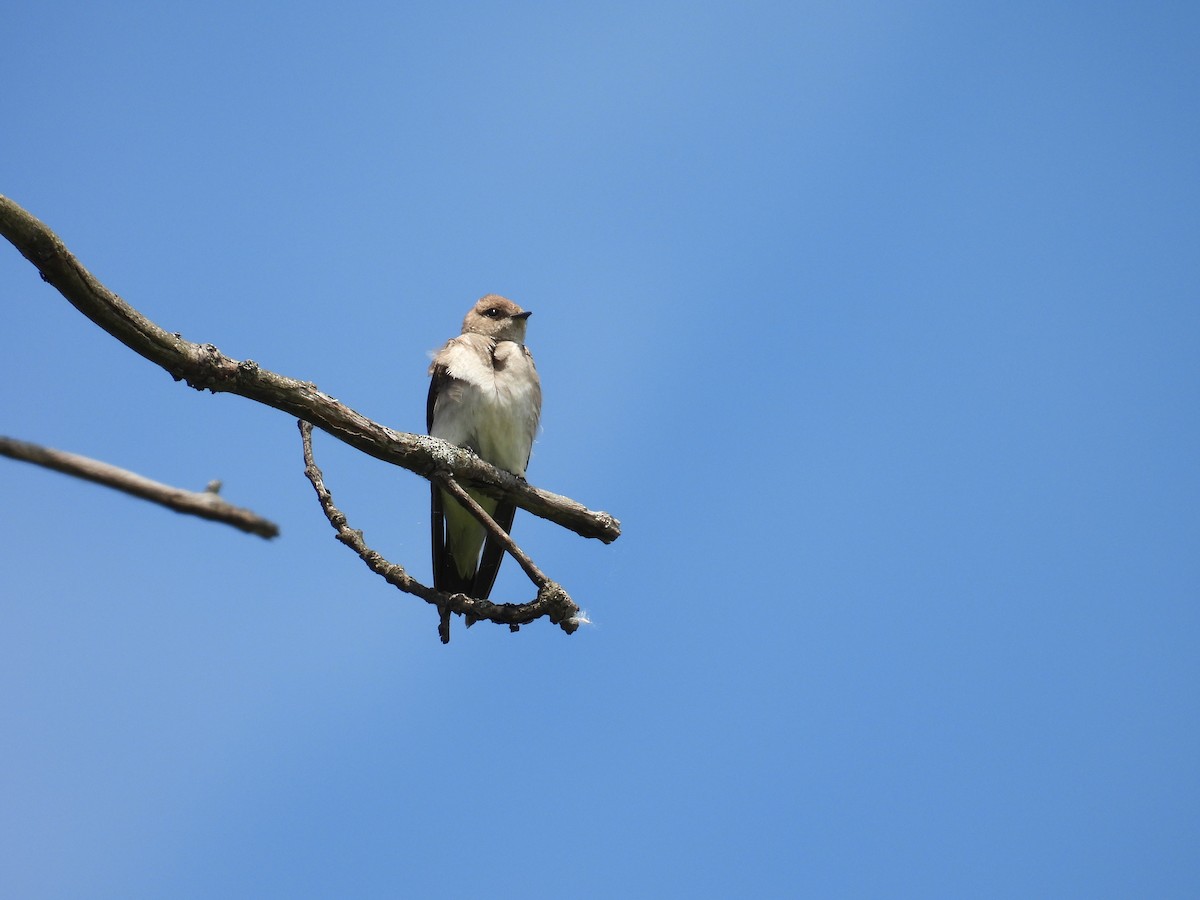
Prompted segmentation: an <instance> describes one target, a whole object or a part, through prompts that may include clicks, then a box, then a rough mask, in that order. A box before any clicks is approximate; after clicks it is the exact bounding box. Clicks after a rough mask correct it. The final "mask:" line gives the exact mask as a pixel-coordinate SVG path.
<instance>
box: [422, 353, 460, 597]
mask: <svg viewBox="0 0 1200 900" xmlns="http://www.w3.org/2000/svg"><path fill="white" fill-rule="evenodd" d="M429 374H430V375H431V376H432V377H431V378H430V381H429V397H428V399H427V400H426V403H425V427H426V428H427V429H428V430H429V432H430V433H432V432H433V416H434V412H435V410H436V407H437V401H438V396H439V395H440V394H441V393H442V392H443V391H447V390H449V389H450V387H451V385H452V383H453V381H454V380H455V379H454V376H452V375H451V374H450V372H449V370H447V368H446V367H445V366H444V365H440V364H438V363H437V362H436V361H435V362H434V364H433V365H432V366H430V369H429ZM445 502H446V497H445V495H444V494H443V493H442V490H441V488H439V487H438V486H437V485H436V484H432V485H430V500H429V530H430V537H431V538H432V540H431V541H430V546H431V547H432V548H433V587H434V590H438V591H442V592H443V593H447V594H469V593H470V592H471V580H470V579H467V578H463V577H462V576H461V575H460V574H459V573H458V566H457V565H455V561H454V550H453V548H452V547H450V546H448V544H447V540H446V535H447V531H446V511H445V506H444V505H443V504H444V503H445ZM451 502H453V501H451Z"/></svg>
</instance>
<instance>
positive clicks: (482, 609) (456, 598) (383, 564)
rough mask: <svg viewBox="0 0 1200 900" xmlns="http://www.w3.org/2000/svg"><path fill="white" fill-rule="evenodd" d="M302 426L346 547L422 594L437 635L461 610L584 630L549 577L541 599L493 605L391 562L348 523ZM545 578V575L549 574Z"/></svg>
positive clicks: (313, 472)
mask: <svg viewBox="0 0 1200 900" xmlns="http://www.w3.org/2000/svg"><path fill="white" fill-rule="evenodd" d="M297 424H298V425H299V427H300V437H301V440H302V441H303V443H304V474H305V476H307V478H308V480H309V482H310V483H311V484H312V486H313V490H315V491H316V492H317V500H318V502H319V503H320V504H321V511H322V512H324V513H325V518H326V519H328V520H329V524H330V525H332V526H333V529H334V531H336V532H337V538H338V540H339V541H341V542H342V543H343V544H345V545H346V546H347V547H349V548H350V549H352V550H353V551H354V552H355V553H357V554H358V556H359V558H360V559H361V560H362V561H363V562H364V563H365V564H366V566H367V568H369V569H370V570H371V571H372V572H374V573H375V574H376V575H379V576H380V577H381V578H383V579H384V580H385V581H386V582H387V583H388V584H390V585H392V586H393V587H396V588H399V589H400V590H402V591H404V592H405V593H408V594H413V595H414V596H416V597H420V598H421V599H422V600H424V601H425V602H426V603H429V604H431V605H433V606H436V607H437V608H438V614H439V615H438V634H439V635H440V636H441V639H442V643H448V642H449V640H450V615H451V614H452V613H457V614H458V615H461V616H468V617H470V618H473V619H487V620H488V621H490V622H495V623H497V624H499V625H508V626H509V628H510V629H512V630H516V626H520V625H526V624H528V623H529V622H533V621H536V620H537V619H540V618H541V617H542V616H546V617H547V618H549V619H550V621H551V622H553V623H554V624H556V625H557V626H558V627H559V628H561V629H562V630H563V631H565V632H566V633H567V634H574V633H575V631H576V630H577V629H578V628H579V625H580V622H581V621H582V619H581V617H580V612H579V607H578V606H576V605H575V602H574V601H573V600H572V599H571V598H570V596H569V595H568V594H567V592H566V591H565V590H563V588H562V586H561V585H559V584H556V583H554V582H553V581H549V580H547V581H546V582H545V583H544V584H542V585H539V586H538V593H537V599H536V600H533V601H532V602H530V603H492V602H491V601H490V600H478V599H476V598H474V597H468V596H467V595H466V594H443V593H442V592H441V591H436V590H434V589H433V588H431V587H427V586H426V585H424V584H422V583H421V582H419V581H417V580H416V579H415V578H413V577H412V576H411V575H409V574H408V572H407V571H405V569H404V567H403V566H400V565H397V564H396V563H392V562H388V561H387V560H386V559H384V558H383V556H382V555H380V554H379V553H378V552H377V551H375V550H372V549H371V548H370V547H368V546H367V544H366V541H365V540H364V539H363V533H362V532H361V531H356V530H355V529H353V528H351V527H350V526H349V524H348V523H347V521H346V515H345V513H343V512H342V511H341V510H340V509H338V508H337V507H336V506H334V505H333V496H332V494H330V492H329V489H328V488H326V487H325V480H324V476H323V475H322V474H321V470H320V469H319V468H317V464H316V461H315V459H314V457H313V448H312V429H313V426H312V425H310V424H309V423H308V422H305V421H303V420H301V421H299V422H298V423H297ZM544 577H545V576H543V578H544Z"/></svg>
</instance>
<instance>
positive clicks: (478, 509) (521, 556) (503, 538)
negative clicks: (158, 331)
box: [434, 472, 550, 587]
mask: <svg viewBox="0 0 1200 900" xmlns="http://www.w3.org/2000/svg"><path fill="white" fill-rule="evenodd" d="M434 479H435V480H436V481H437V483H438V484H440V485H441V486H442V489H443V490H445V491H447V492H449V493H450V494H451V495H452V496H453V497H454V499H456V500H457V501H458V502H459V503H461V504H462V505H463V507H465V508H466V509H467V511H468V512H470V513H471V515H473V516H474V517H475V518H476V519H478V520H479V524H480V525H482V526H483V527H484V528H485V529H487V531H488V533H489V534H490V535H492V537H494V538H495V539H496V540H498V541H499V542H500V544H501V545H502V546H503V547H504V549H505V550H507V551H508V553H509V555H510V556H511V557H512V558H513V559H515V560H516V561H517V562H518V563H519V564H520V566H521V568H522V569H524V570H525V574H526V575H528V576H529V580H530V581H532V582H533V583H534V584H535V585H537V586H538V587H542V586H543V585H545V584H548V583H549V581H550V579H549V578H547V577H546V575H545V573H543V572H542V570H541V569H539V568H538V567H537V566H535V565H534V564H533V560H532V559H530V558H529V557H528V556H527V555H526V554H525V551H524V550H522V549H521V548H520V547H518V546H517V544H516V542H515V541H514V540H513V539H512V535H510V534H509V533H508V532H507V531H505V530H504V529H503V528H501V527H500V525H499V524H498V523H497V522H496V520H495V519H493V518H492V517H491V516H489V515H488V513H487V510H486V509H484V508H483V507H482V506H480V505H479V504H478V503H476V502H475V498H474V497H472V496H471V495H470V494H468V493H467V492H466V491H464V490H463V489H462V486H461V485H459V483H458V482H457V481H455V480H454V476H453V475H450V474H448V473H446V472H439V473H437V474H436V475H434Z"/></svg>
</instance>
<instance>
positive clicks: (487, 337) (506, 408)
mask: <svg viewBox="0 0 1200 900" xmlns="http://www.w3.org/2000/svg"><path fill="white" fill-rule="evenodd" d="M531 315H532V313H531V312H530V311H529V310H525V309H521V307H519V306H518V305H517V304H515V303H513V302H512V301H511V300H508V299H506V298H504V297H501V296H500V295H498V294H488V295H486V296H484V297H481V298H480V299H479V300H478V301H477V302H476V303H475V305H474V306H472V307H471V309H470V311H469V312H468V313H467V315H466V317H465V318H464V319H463V324H462V334H460V335H459V336H458V337H456V338H452V339H451V340H449V341H447V342H446V344H445V346H443V347H442V348H441V349H440V350H438V351H437V352H436V353H435V354H434V355H433V362H432V364H431V365H430V366H429V375H430V382H429V399H428V402H427V405H426V427H427V428H428V430H429V434H430V435H432V436H433V437H437V438H442V439H443V440H446V441H449V442H450V443H451V444H457V445H458V446H459V447H465V448H467V449H469V450H472V451H473V452H474V453H475V454H477V455H478V456H479V457H480V458H482V459H484V460H486V461H487V462H489V463H491V464H492V465H494V466H497V467H498V468H501V469H506V470H507V471H509V472H512V473H513V474H514V475H518V476H520V477H522V478H524V477H525V469H526V467H527V466H528V465H529V456H530V453H531V452H532V450H533V438H534V435H535V434H536V433H537V429H538V423H539V421H540V419H541V414H542V384H541V380H540V379H539V378H538V373H537V369H536V368H535V367H534V364H533V355H532V354H531V353H530V352H529V349H528V348H527V347H526V346H525V329H526V327H527V325H528V322H529V317H530V316H531ZM469 493H470V495H471V496H472V497H473V498H474V499H475V501H476V502H477V503H478V504H479V505H480V506H482V507H483V508H484V510H486V511H487V513H488V515H490V516H491V517H492V518H493V519H494V520H495V521H496V524H498V525H499V526H500V527H501V528H503V529H504V530H505V531H506V532H507V531H511V530H512V523H513V516H514V515H515V514H516V507H515V506H513V504H511V503H507V502H504V501H499V500H495V499H494V498H491V497H488V496H487V495H486V494H482V493H479V492H477V491H474V490H470V491H469ZM430 524H431V530H432V538H433V586H434V588H435V589H436V590H438V591H441V592H443V593H447V594H454V593H462V594H466V595H468V596H470V597H474V598H476V599H479V600H486V599H487V598H488V595H489V594H490V593H491V591H492V586H493V585H494V584H495V582H496V573H497V572H498V571H499V570H500V563H501V561H503V559H504V548H503V547H501V546H500V543H499V542H498V541H497V540H496V539H495V538H494V537H492V536H490V535H488V534H487V532H486V531H485V529H484V527H483V525H482V524H481V523H480V522H479V521H478V520H477V519H476V518H475V517H474V516H473V515H471V513H470V512H469V511H468V510H467V509H465V508H464V507H463V506H462V505H461V504H460V503H459V502H458V501H457V500H456V499H454V498H453V497H451V496H450V495H449V494H447V493H446V492H445V491H443V490H442V489H441V488H439V487H438V486H437V485H436V484H434V485H433V486H432V499H431V515H430ZM481 550H482V554H481Z"/></svg>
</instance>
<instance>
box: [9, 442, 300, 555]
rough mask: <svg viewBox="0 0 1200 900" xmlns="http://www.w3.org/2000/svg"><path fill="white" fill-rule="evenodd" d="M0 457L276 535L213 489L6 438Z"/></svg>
mask: <svg viewBox="0 0 1200 900" xmlns="http://www.w3.org/2000/svg"><path fill="white" fill-rule="evenodd" d="M0 456H7V457H10V458H12V459H19V460H22V461H24V462H29V463H34V464H35V465H39V466H44V467H46V468H47V469H54V470H55V471H57V472H64V473H66V474H67V475H74V476H75V477H76V478H82V479H84V480H86V481H94V482H95V483H96V484H102V485H105V486H106V487H110V488H114V489H115V490H118V491H123V492H124V493H126V494H132V495H133V496H135V497H141V498H142V499H143V500H149V501H150V502H151V503H157V504H159V505H160V506H165V507H167V508H168V509H173V510H175V512H178V513H184V514H185V515H189V516H199V517H200V518H202V519H210V520H211V521H213V522H222V523H224V524H226V525H232V526H233V527H234V528H237V529H240V530H241V531H246V532H249V533H250V534H257V535H258V536H259V537H264V538H273V537H276V536H277V535H278V534H279V526H278V525H276V524H275V523H274V522H271V521H269V520H267V519H264V518H263V517H262V516H260V515H258V514H257V513H254V512H251V511H250V510H248V509H242V508H241V507H240V506H234V505H232V504H231V503H226V502H225V501H224V500H222V499H221V498H220V497H218V496H217V494H216V493H215V491H212V490H203V491H185V490H183V489H182V488H177V487H172V486H171V485H169V484H163V483H162V482H159V481H153V480H151V479H149V478H146V477H144V476H142V475H138V474H137V473H136V472H130V471H129V470H128V469H122V468H119V467H117V466H114V465H110V464H109V463H104V462H100V461H99V460H95V459H90V458H88V457H86V456H79V455H78V454H75V453H67V452H66V451H65V450H54V449H52V448H50V447H43V446H40V445H39V444H28V443H26V442H25V441H18V440H14V439H13V438H8V437H0Z"/></svg>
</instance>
